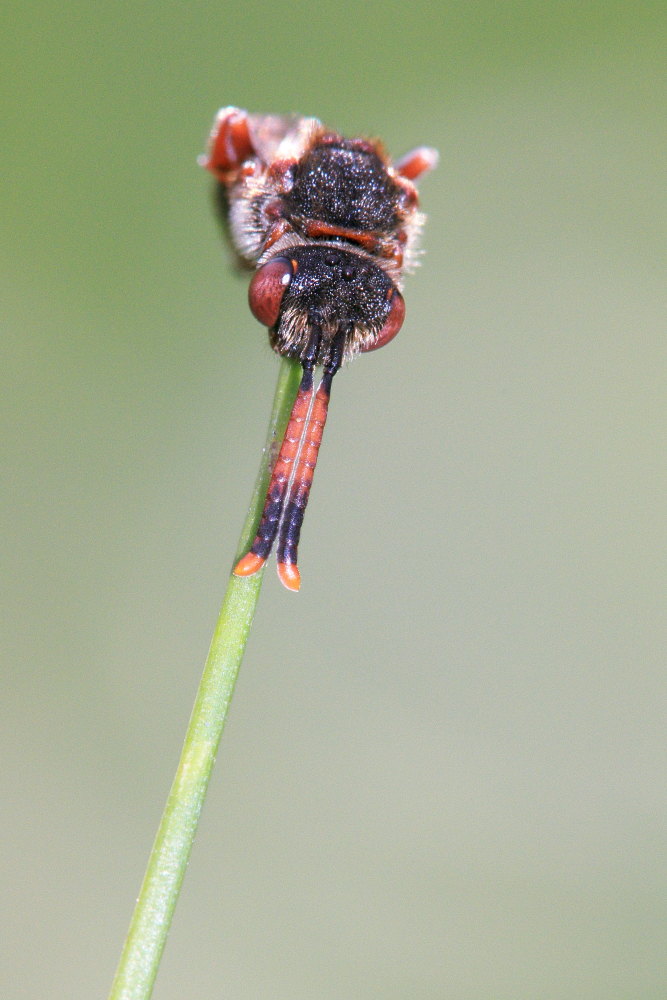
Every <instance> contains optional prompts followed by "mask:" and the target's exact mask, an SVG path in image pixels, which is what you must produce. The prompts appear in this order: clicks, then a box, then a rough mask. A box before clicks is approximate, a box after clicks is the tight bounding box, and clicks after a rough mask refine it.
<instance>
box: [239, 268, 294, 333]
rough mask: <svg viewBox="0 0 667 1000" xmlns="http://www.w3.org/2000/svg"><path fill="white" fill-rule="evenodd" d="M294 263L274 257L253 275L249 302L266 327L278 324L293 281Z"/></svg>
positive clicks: (255, 315)
mask: <svg viewBox="0 0 667 1000" xmlns="http://www.w3.org/2000/svg"><path fill="white" fill-rule="evenodd" d="M292 274H293V268H292V262H291V261H290V260H288V259H287V258H286V257H274V258H273V260H270V261H268V262H267V263H266V264H264V265H263V266H262V267H260V269H259V270H258V271H256V272H255V274H254V275H253V279H252V281H251V282H250V288H249V289H248V302H249V304H250V309H251V312H252V314H253V316H254V317H255V319H258V320H259V322H260V323H263V324H264V326H274V325H275V324H276V323H277V322H278V316H279V314H280V306H281V304H282V301H283V295H284V294H285V291H286V290H287V287H288V286H289V283H290V281H291V280H292Z"/></svg>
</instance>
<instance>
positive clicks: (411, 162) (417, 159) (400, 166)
mask: <svg viewBox="0 0 667 1000" xmlns="http://www.w3.org/2000/svg"><path fill="white" fill-rule="evenodd" d="M439 159H440V157H439V154H438V151H437V149H431V147H430V146H418V147H417V149H411V150H410V152H409V153H406V154H405V156H402V157H401V159H400V160H398V161H397V162H396V164H395V165H394V169H395V170H396V172H397V173H399V174H400V175H401V177H405V178H407V180H409V181H414V180H416V179H417V177H421V175H422V174H425V173H426V172H427V171H429V170H433V168H434V167H437V165H438V160H439Z"/></svg>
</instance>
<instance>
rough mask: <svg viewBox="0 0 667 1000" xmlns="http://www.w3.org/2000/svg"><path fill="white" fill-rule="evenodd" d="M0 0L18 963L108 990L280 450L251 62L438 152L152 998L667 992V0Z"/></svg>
mask: <svg viewBox="0 0 667 1000" xmlns="http://www.w3.org/2000/svg"><path fill="white" fill-rule="evenodd" d="M1 16H2V19H3V21H4V22H5V23H4V29H5V30H4V37H5V43H4V46H3V60H2V62H3V67H2V77H3V91H4V95H3V99H2V108H3V111H2V117H3V127H2V135H3V140H2V143H1V144H0V158H1V162H2V177H3V184H2V191H1V193H0V200H1V204H2V218H3V224H2V226H3V239H2V245H1V247H0V254H1V257H2V267H1V275H0V282H1V285H2V307H1V316H2V320H1V322H2V355H3V358H4V360H3V361H2V372H1V377H2V381H3V383H4V387H3V389H2V395H1V399H0V406H1V407H2V411H3V416H4V421H3V431H2V445H3V453H4V458H3V473H4V476H3V478H4V480H5V486H4V488H3V498H2V503H3V514H4V525H3V532H2V534H3V549H4V556H3V560H2V562H3V573H2V577H3V591H4V600H3V618H4V624H3V629H2V653H3V661H4V663H3V696H2V704H1V707H0V712H1V714H2V720H1V725H2V779H1V781H2V787H1V789H0V801H1V803H2V817H3V819H2V840H3V847H2V852H1V857H2V860H1V862H0V863H1V864H2V867H3V869H4V871H3V891H2V902H1V903H0V906H1V907H2V911H3V912H2V925H3V929H2V939H3V947H2V953H3V957H2V971H1V977H0V982H1V983H2V988H1V992H2V996H3V997H7V998H12V1000H14V998H15V1000H28V998H31V1000H33V998H40V1000H41V998H45V997H49V998H63V1000H64V998H67V1000H79V998H81V1000H83V998H90V997H100V996H104V995H105V994H106V991H107V990H108V988H109V985H110V982H111V978H112V974H113V971H114V968H115V964H116V961H117V958H118V954H119V950H120V946H121V942H122V938H123V936H124V933H125V930H126V927H127V923H128V921H129V917H130V913H131V908H132V904H133V900H134V898H135V895H136V892H137V890H138V886H139V883H140V879H141V876H142V873H143V868H144V864H145V860H146V856H147V852H148V849H149V846H150V843H151V841H152V837H153V834H154V832H155V829H156V825H157V822H158V819H159V816H160V812H161V809H162V805H163V803H164V799H165V796H166V793H167V790H168V788H169V785H170V782H171V779H172V775H173V772H174V768H175V765H176V762H177V759H178V754H179V751H180V745H181V740H182V737H183V733H184V731H185V726H186V723H187V720H188V716H189V712H190V708H191V704H192V701H193V698H194V694H195V690H196V686H197V682H198V678H199V675H200V672H201V668H202V665H203V661H204V658H205V655H206V651H207V647H208V642H209V638H210V635H211V632H212V628H213V625H214V622H215V619H216V616H217V612H218V607H219V604H220V601H221V598H222V594H223V591H224V587H225V580H226V575H227V572H228V570H229V566H230V561H231V559H232V556H233V553H234V549H235V545H236V539H237V537H238V531H239V529H240V526H241V523H242V521H243V517H244V514H245V510H246V505H247V501H248V499H249V496H250V491H251V487H252V484H253V481H254V477H255V472H256V468H257V464H258V461H259V456H260V451H261V447H262V444H263V440H264V433H265V427H266V421H267V417H268V412H269V408H270V403H271V397H272V393H273V388H274V384H275V378H276V374H277V361H276V359H275V357H274V355H273V354H272V353H271V351H270V349H269V347H268V344H267V340H266V335H265V333H264V332H263V331H262V329H261V328H260V327H259V326H258V324H257V323H255V321H254V320H253V319H252V317H251V316H250V314H249V312H248V309H247V305H246V284H247V279H245V278H243V277H239V276H238V275H236V274H235V273H234V272H233V270H232V268H231V267H230V263H229V256H228V253H227V250H226V248H225V246H224V244H223V242H222V238H221V234H220V231H219V228H218V226H217V224H216V219H215V217H214V214H213V211H212V204H211V191H210V183H209V180H210V179H209V178H208V176H205V175H204V173H203V172H202V171H199V170H198V168H197V166H196V162H195V158H196V155H197V154H198V153H199V152H201V151H202V149H203V148H204V142H205V138H206V135H207V132H208V129H209V126H210V122H211V119H212V116H213V114H214V112H215V111H216V109H217V107H218V106H220V105H223V104H230V103H232V104H238V105H241V106H242V107H247V108H249V109H251V110H265V111H278V112H286V111H292V110H293V111H299V112H302V113H305V114H314V115H317V116H319V117H321V118H322V119H323V120H325V121H326V122H327V123H328V124H330V125H332V126H334V127H336V128H338V129H340V130H341V131H343V132H345V133H348V134H352V135H354V134H371V135H379V136H382V137H383V139H384V140H385V142H386V144H387V146H388V148H389V149H390V150H391V151H392V152H393V153H394V154H396V155H398V154H401V153H403V152H404V151H406V150H407V149H409V148H410V147H412V146H414V145H417V144H420V143H427V144H430V145H434V146H437V147H438V148H439V149H440V151H441V154H442V160H441V165H440V167H439V169H438V171H437V173H435V174H433V175H431V176H429V177H428V178H426V179H425V180H424V182H423V184H422V185H421V189H422V196H423V204H424V207H425V210H426V211H427V212H428V215H429V222H428V227H427V229H426V233H425V238H424V247H425V250H426V255H425V257H424V261H423V266H422V267H421V268H420V270H419V272H418V273H417V274H415V275H414V276H413V277H412V278H410V279H409V281H408V283H407V287H406V300H407V306H408V313H407V321H406V324H405V327H404V329H403V331H402V333H401V335H400V337H399V338H398V339H397V340H396V341H395V342H394V343H393V344H392V345H391V347H390V348H387V349H386V350H385V351H381V352H379V353H378V354H375V355H370V356H368V357H365V358H362V359H361V360H360V361H358V362H357V363H356V364H355V365H354V366H352V367H351V368H350V369H348V370H347V371H346V372H345V373H344V374H342V375H340V376H339V378H338V379H337V380H336V385H335V387H334V398H333V400H332V406H331V413H330V422H329V425H328V427H327V431H326V435H325V443H324V447H323V449H322V455H321V464H320V467H319V469H318V472H317V476H316V480H315V486H314V489H313V496H312V501H311V505H310V508H309V511H308V517H307V520H306V526H305V529H304V534H303V543H302V547H301V559H300V563H301V568H302V573H303V579H304V585H303V589H302V591H301V593H300V594H299V595H298V596H296V597H295V596H294V595H291V594H288V593H287V592H286V591H284V590H283V589H282V588H281V587H280V586H279V584H278V582H277V580H276V578H275V575H274V573H273V571H271V572H269V573H268V574H267V578H266V581H265V586H264V592H263V595H262V600H261V603H260V608H259V613H258V616H257V619H256V624H255V628H254V631H253V634H252V637H251V641H250V644H249V648H248V651H247V655H246V659H245V662H244V664H243V667H242V670H241V674H240V678H239V682H238V686H237V690H236V695H235V699H234V703H233V706H232V711H231V717H230V720H229V724H228V727H227V729H226V732H225V734H224V737H223V743H222V747H221V753H220V755H219V759H218V765H217V768H216V772H215V774H214V778H213V781H212V786H211V790H210V795H209V798H208V801H207V804H206V807H205V810H204V814H203V818H202V823H201V828H200V833H199V836H198V839H197V842H196V844H195V849H194V853H193V857H192V861H191V864H190V868H189V871H188V874H187V878H186V882H185V885H184V890H183V894H182V897H181V901H180V904H179V907H178V909H177V913H176V918H175V921H174V926H173V931H172V933H171V936H170V940H169V942H168V946H167V951H166V954H165V958H164V961H163V965H162V968H161V970H160V974H159V977H158V982H157V986H156V991H155V996H156V997H157V998H160V1000H176V998H178V1000H181V998H184V997H188V998H190V997H192V998H194V997H225V998H228V1000H249V998H253V1000H254V998H264V997H266V998H271V1000H276V998H288V997H289V998H290V1000H306V998H308V1000H310V998H312V997H318V998H322V1000H349V998H354V1000H357V998H359V1000H367V998H383V1000H388V998H392V1000H404V998H408V997H409V998H411V1000H436V998H444V997H447V998H450V997H451V998H456V1000H520V998H521V1000H523V998H525V1000H536V998H539V1000H566V998H567V1000H570V998H572V997H586V998H587V1000H588V998H600V1000H626V998H628V1000H629V998H631V1000H637V998H642V1000H648V998H658V997H660V998H663V997H664V996H665V991H666V989H667V952H666V951H665V947H664V940H665V927H666V919H665V917H666V914H665V909H666V908H665V898H666V896H667V868H666V851H665V843H666V839H665V831H666V824H665V813H666V811H667V810H666V804H667V800H666V794H665V774H666V765H667V754H666V752H665V710H666V708H667V691H666V686H665V677H664V675H665V669H664V668H665V659H666V657H665V649H666V645H667V642H666V640H667V621H666V617H667V616H666V615H665V590H666V586H665V585H666V583H667V573H666V571H665V561H666V557H667V538H666V534H667V533H666V530H665V492H666V490H665V488H666V486H667V476H666V474H665V449H666V445H667V440H666V439H667V434H666V430H665V417H666V415H667V407H666V405H665V361H666V360H667V357H666V355H667V347H666V341H665V326H666V324H665V318H666V309H665V305H666V301H665V300H666V296H665V256H666V255H665V243H666V240H665V232H666V224H667V207H666V201H665V196H664V187H665V169H666V156H665V153H666V152H667V150H666V143H665V113H666V112H667V93H666V91H667V87H666V77H665V65H666V62H665V40H666V38H667V16H666V11H665V7H664V4H660V3H656V4H651V3H628V2H626V3H614V2H609V0H607V2H605V3H555V2H546V3H537V2H533V3H530V2H527V3H526V2H508V3H502V4H498V3H487V2H480V3H466V2H456V3H444V4H441V5H439V4H434V3H432V2H428V3H427V2H424V0H412V2H411V3H409V4H398V3H391V2H383V3H381V2H379V0H370V2H366V3H363V4H359V3H350V2H349V0H342V2H337V3H332V2H330V0H324V2H322V3H320V4H317V5H313V4H311V3H303V2H294V3H291V4H288V5H279V4H275V3H267V2H259V3H252V2H250V0H248V2H247V3H239V2H235V3H218V4H216V3H212V2H204V3H191V4H187V5H186V4H181V3H174V2H170V0H161V2H160V3H157V2H153V0H149V2H146V3H132V2H128V3H106V4H105V3H102V4H92V3H85V2H73V3H68V4H61V3H55V2H53V0H41V2H40V3H34V2H23V3H21V4H17V3H15V2H9V3H8V4H5V5H4V7H3V13H2V15H1Z"/></svg>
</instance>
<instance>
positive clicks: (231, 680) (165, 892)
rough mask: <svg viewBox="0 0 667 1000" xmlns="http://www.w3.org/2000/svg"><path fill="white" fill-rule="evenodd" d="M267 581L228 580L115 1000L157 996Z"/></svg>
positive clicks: (286, 380) (272, 434) (296, 375)
mask: <svg viewBox="0 0 667 1000" xmlns="http://www.w3.org/2000/svg"><path fill="white" fill-rule="evenodd" d="M300 375H301V367H300V365H299V364H298V363H296V362H293V361H288V360H286V359H283V361H282V363H281V366H280V373H279V376H278V385H277V387H276V395H275V399H274V401H273V411H272V413H271V422H270V424H269V433H268V437H267V442H266V447H265V449H264V454H263V457H262V463H261V466H260V470H259V474H258V477H257V482H256V483H255V489H254V492H253V496H252V501H251V504H250V510H249V512H248V516H247V518H246V522H245V524H244V526H243V531H242V533H241V538H240V542H239V549H238V553H237V555H241V554H242V553H243V552H245V551H246V550H247V548H248V547H249V545H250V543H251V542H252V539H253V537H254V535H255V531H256V530H257V525H258V523H259V519H260V517H261V513H262V507H263V504H264V494H265V492H266V488H267V484H268V480H269V475H270V466H271V459H272V457H273V453H274V452H275V443H276V441H279V440H280V439H281V437H282V434H283V432H284V430H285V426H286V424H287V419H288V417H289V413H290V410H291V408H292V403H293V401H294V398H295V396H296V392H297V389H298V386H299V379H300ZM262 576H263V571H260V572H259V573H256V574H255V576H251V577H246V578H241V577H236V576H232V577H231V578H230V581H229V585H228V587H227V592H226V594H225V599H224V601H223V605H222V609H221V611H220V617H219V618H218V623H217V626H216V629H215V632H214V634H213V639H212V642H211V648H210V650H209V653H208V658H207V660H206V666H205V668H204V673H203V676H202V679H201V683H200V685H199V690H198V692H197V698H196V701H195V706H194V709H193V711H192V717H191V719H190V724H189V726H188V731H187V734H186V737H185V744H184V746H183V752H182V754H181V759H180V761H179V764H178V769H177V771H176V777H175V778H174V783H173V785H172V786H171V791H170V792H169V798H168V799H167V804H166V806H165V809H164V813H163V814H162V819H161V821H160V826H159V829H158V832H157V836H156V838H155V843H154V844H153V849H152V850H151V854H150V857H149V859H148V866H147V868H146V874H145V876H144V881H143V884H142V886H141V891H140V893H139V898H138V899H137V903H136V906H135V909H134V913H133V915H132V921H131V923H130V929H129V931H128V934H127V938H126V940H125V945H124V947H123V952H122V954H121V957H120V962H119V964H118V969H117V971H116V976H115V978H114V981H113V985H112V987H111V993H110V995H109V1000H147V998H148V997H150V995H151V992H152V990H153V983H154V982H155V977H156V975H157V970H158V966H159V964H160V958H161V956H162V951H163V948H164V944H165V941H166V938H167V934H168V932H169V927H170V924H171V919H172V916H173V912H174V908H175V906H176V900H177V899H178V894H179V891H180V888H181V883H182V881H183V875H184V874H185V868H186V866H187V863H188V859H189V857H190V851H191V849H192V842H193V840H194V836H195V833H196V831H197V824H198V822H199V815H200V813H201V808H202V805H203V802H204V797H205V795H206V788H207V786H208V781H209V778H210V776H211V771H212V769H213V763H214V761H215V755H216V752H217V749H218V743H219V742H220V737H221V735H222V730H223V727H224V724H225V719H226V717H227V711H228V709H229V704H230V701H231V698H232V694H233V691H234V684H235V683H236V676H237V674H238V670H239V666H240V664H241V659H242V658H243V652H244V650H245V645H246V641H247V639H248V634H249V632H250V626H251V625H252V620H253V616H254V614H255V608H256V606H257V601H258V599H259V592H260V588H261V585H262Z"/></svg>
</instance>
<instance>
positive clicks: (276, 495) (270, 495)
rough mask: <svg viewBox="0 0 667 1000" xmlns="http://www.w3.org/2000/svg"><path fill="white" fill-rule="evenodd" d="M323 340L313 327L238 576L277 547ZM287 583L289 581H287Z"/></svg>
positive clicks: (253, 570) (236, 570) (249, 571)
mask: <svg viewBox="0 0 667 1000" xmlns="http://www.w3.org/2000/svg"><path fill="white" fill-rule="evenodd" d="M321 339H322V332H321V329H320V327H319V325H318V326H315V327H314V329H313V333H312V335H311V337H310V340H309V343H308V348H307V350H306V353H305V356H304V358H303V360H302V364H303V375H302V377H301V383H300V385H299V390H298V392H297V394H296V398H295V400H294V404H293V406H292V412H291V414H290V418H289V420H288V422H287V427H286V428H285V434H284V436H283V440H282V444H281V446H280V451H279V453H278V457H277V459H276V461H275V464H274V466H273V468H272V470H271V478H270V479H269V485H268V488H267V491H266V500H265V501H264V510H263V511H262V517H261V520H260V522H259V527H258V528H257V534H256V535H255V540H254V541H253V543H252V546H251V548H250V551H249V552H248V553H246V555H245V556H243V557H242V558H241V559H240V560H239V562H238V563H237V564H236V566H235V567H234V574H235V575H236V576H252V574H253V573H257V571H258V570H260V569H261V568H262V566H263V565H264V563H265V562H266V560H267V558H268V557H269V554H270V552H271V549H272V548H273V543H274V541H275V538H276V535H277V534H278V528H279V526H280V524H281V522H282V520H283V517H284V513H285V502H286V499H287V497H288V496H289V495H290V489H289V487H290V483H291V482H292V480H293V478H294V475H295V471H296V467H297V464H298V458H299V455H300V454H301V451H302V444H303V441H304V435H305V434H306V428H307V426H308V418H309V416H310V414H311V411H312V408H313V402H314V397H315V387H314V382H313V370H314V367H315V359H316V358H317V354H318V351H319V345H320V341H321ZM281 580H282V576H281ZM283 582H285V581H284V580H283ZM285 586H287V584H285ZM290 589H292V590H294V589H296V590H298V586H297V587H296V588H295V587H290Z"/></svg>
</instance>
